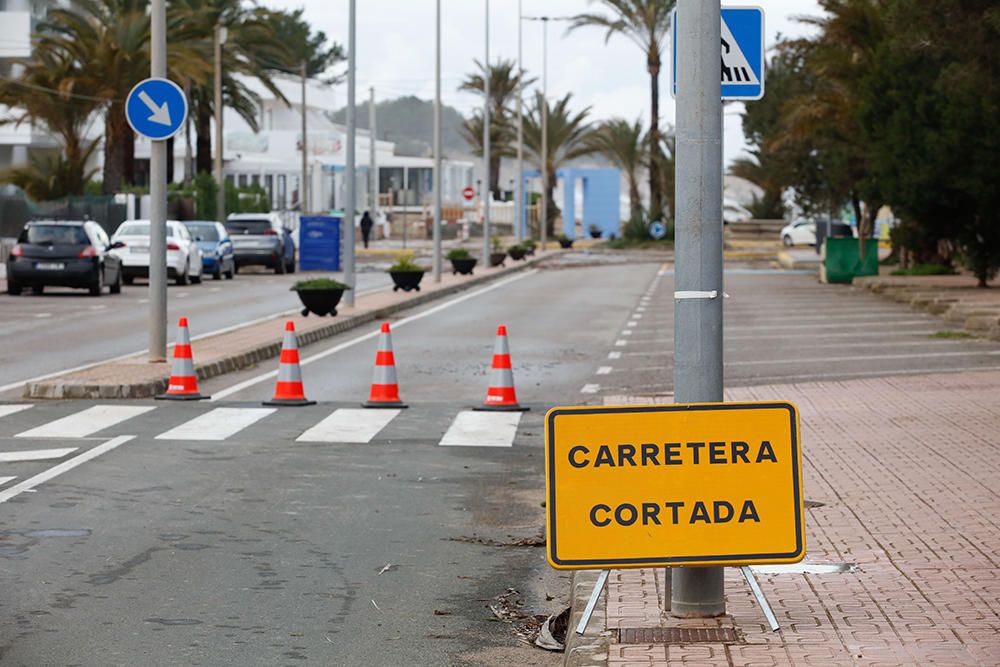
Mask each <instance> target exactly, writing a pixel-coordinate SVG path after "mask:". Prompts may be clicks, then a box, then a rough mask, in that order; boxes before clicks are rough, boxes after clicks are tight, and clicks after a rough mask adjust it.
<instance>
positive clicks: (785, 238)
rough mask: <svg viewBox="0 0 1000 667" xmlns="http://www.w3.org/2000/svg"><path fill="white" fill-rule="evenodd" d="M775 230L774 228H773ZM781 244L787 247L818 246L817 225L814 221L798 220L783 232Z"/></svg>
mask: <svg viewBox="0 0 1000 667" xmlns="http://www.w3.org/2000/svg"><path fill="white" fill-rule="evenodd" d="M772 229H773V227H772ZM781 242H782V243H784V244H785V245H786V246H789V247H791V246H793V245H816V223H815V222H813V221H812V220H804V219H803V220H796V221H795V222H793V223H792V224H790V225H785V226H784V227H783V228H782V230H781Z"/></svg>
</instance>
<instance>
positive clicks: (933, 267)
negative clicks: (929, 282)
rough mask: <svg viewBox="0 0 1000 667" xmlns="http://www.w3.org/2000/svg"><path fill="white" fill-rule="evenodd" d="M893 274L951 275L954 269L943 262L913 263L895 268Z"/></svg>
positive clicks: (953, 273)
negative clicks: (901, 267) (909, 265)
mask: <svg viewBox="0 0 1000 667" xmlns="http://www.w3.org/2000/svg"><path fill="white" fill-rule="evenodd" d="M892 275H894V276H953V275H955V269H953V268H951V267H950V266H945V265H943V264H914V265H913V266H911V267H910V268H908V269H896V270H895V271H893V272H892Z"/></svg>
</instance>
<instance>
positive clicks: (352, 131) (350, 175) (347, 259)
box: [343, 0, 357, 306]
mask: <svg viewBox="0 0 1000 667" xmlns="http://www.w3.org/2000/svg"><path fill="white" fill-rule="evenodd" d="M355 4H356V0H351V1H350V5H349V6H350V9H349V11H348V17H347V20H348V29H347V164H346V165H344V178H346V179H347V192H346V195H347V196H346V197H345V199H346V201H345V202H344V220H343V228H344V282H345V283H346V284H347V285H348V286H349V287H350V288H351V289H349V290H347V291H346V292H344V302H345V303H346V304H347V305H348V306H353V305H354V292H355V289H354V288H355V287H356V285H355V280H354V211H355V209H356V208H357V206H355V201H354V198H355V192H354V191H355V184H356V180H355V179H356V176H355V173H354V172H355V164H354V143H355V140H356V139H357V129H356V127H355V122H354V111H355V109H354V72H355V68H356V67H357V61H356V56H357V54H356V50H357V49H356V46H357V40H356V34H355V32H356V30H355V29H356V23H357V17H356V11H355Z"/></svg>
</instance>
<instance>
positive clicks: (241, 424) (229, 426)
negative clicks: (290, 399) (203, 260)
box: [156, 408, 276, 440]
mask: <svg viewBox="0 0 1000 667" xmlns="http://www.w3.org/2000/svg"><path fill="white" fill-rule="evenodd" d="M275 411H276V408H215V409H214V410H210V411H209V412H206V413H205V414H202V415H198V416H197V417H195V418H194V419H192V420H190V421H187V422H184V423H183V424H181V425H180V426H177V427H175V428H172V429H170V430H169V431H167V432H165V433H161V434H160V435H158V436H156V439H157V440H225V439H226V438H228V437H229V436H231V435H233V434H235V433H239V432H240V431H242V430H243V429H245V428H246V427H247V426H250V425H252V424H255V423H256V422H258V421H260V420H261V419H263V418H264V417H267V416H268V415H269V414H271V413H272V412H275Z"/></svg>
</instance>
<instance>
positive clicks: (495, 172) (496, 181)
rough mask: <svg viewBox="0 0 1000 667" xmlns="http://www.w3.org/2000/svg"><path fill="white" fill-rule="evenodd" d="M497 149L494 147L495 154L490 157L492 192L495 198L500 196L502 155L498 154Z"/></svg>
mask: <svg viewBox="0 0 1000 667" xmlns="http://www.w3.org/2000/svg"><path fill="white" fill-rule="evenodd" d="M496 149H497V147H496V146H494V148H493V151H494V152H493V153H492V154H491V155H490V191H491V192H492V193H493V196H494V198H497V197H499V196H500V160H501V157H500V155H498V154H497V152H496Z"/></svg>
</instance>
